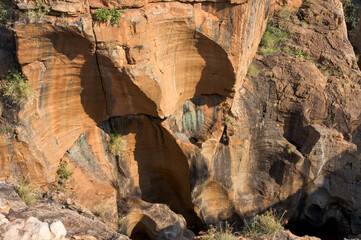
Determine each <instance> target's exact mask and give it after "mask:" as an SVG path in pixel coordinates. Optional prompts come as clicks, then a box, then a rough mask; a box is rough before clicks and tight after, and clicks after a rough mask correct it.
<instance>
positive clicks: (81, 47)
mask: <svg viewBox="0 0 361 240" xmlns="http://www.w3.org/2000/svg"><path fill="white" fill-rule="evenodd" d="M44 35H45V36H44V37H47V38H48V39H49V40H50V41H51V43H49V48H50V49H51V47H54V49H55V50H56V53H54V55H55V57H57V56H56V54H57V53H60V54H62V55H65V56H66V57H67V59H68V61H69V62H68V63H66V64H68V65H69V66H67V67H69V68H72V69H71V70H70V71H69V72H67V71H66V69H61V71H63V72H61V71H60V72H59V71H58V72H57V73H55V72H52V71H51V70H50V69H48V70H47V71H46V73H45V76H44V78H54V77H59V78H60V79H62V80H63V79H64V78H66V80H68V82H63V84H68V85H69V86H66V85H65V86H63V88H68V89H69V90H68V92H66V93H64V94H65V96H64V97H65V98H66V99H68V98H67V96H68V95H71V94H72V93H71V91H72V90H73V89H72V88H71V85H72V75H74V77H78V78H79V81H81V82H80V85H81V88H82V91H81V94H80V97H81V104H82V106H83V108H84V111H85V112H86V113H87V114H88V115H89V117H90V118H92V119H93V120H94V121H95V122H96V123H99V122H101V121H104V120H106V119H107V117H108V116H107V114H106V99H105V94H104V91H103V87H102V81H101V77H100V74H99V69H98V63H97V59H96V55H95V53H94V52H93V49H94V44H95V43H94V42H93V40H92V39H87V38H85V37H84V36H82V35H80V34H76V33H74V32H70V31H69V30H66V29H63V28H61V27H56V29H55V31H54V32H47V33H45V34H44ZM49 57H50V56H49ZM44 60H51V59H46V58H45V56H44ZM79 61H80V62H79ZM82 61H84V62H82ZM58 64H59V63H58ZM60 67H62V66H60ZM78 68H79V69H78ZM72 71H73V72H72ZM78 71H79V72H78ZM55 74H57V75H58V76H56V75H55ZM63 81H64V80H63ZM44 83H45V85H44V86H43V87H42V88H44V89H46V88H47V87H48V86H47V84H46V81H44ZM45 97H46V96H45ZM40 100H41V99H39V101H40ZM40 102H42V101H40Z"/></svg>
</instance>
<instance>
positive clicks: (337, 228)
mask: <svg viewBox="0 0 361 240" xmlns="http://www.w3.org/2000/svg"><path fill="white" fill-rule="evenodd" d="M285 228H286V229H288V230H290V231H291V232H292V233H293V234H295V235H297V236H305V235H308V236H315V237H318V238H321V239H322V240H343V239H344V238H346V237H347V236H348V235H349V234H350V229H349V227H348V226H347V225H346V224H344V223H342V222H340V221H337V220H336V219H335V218H330V219H329V220H327V221H326V223H325V224H323V225H321V226H319V227H315V226H313V225H311V224H310V223H307V222H305V221H290V222H289V223H288V224H287V225H286V226H285Z"/></svg>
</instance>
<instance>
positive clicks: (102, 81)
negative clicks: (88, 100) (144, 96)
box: [92, 21, 110, 116]
mask: <svg viewBox="0 0 361 240" xmlns="http://www.w3.org/2000/svg"><path fill="white" fill-rule="evenodd" d="M92 23H93V21H92ZM92 32H93V36H94V44H95V63H96V65H97V70H98V74H99V78H100V81H101V83H102V84H101V85H102V90H103V93H104V98H105V112H106V114H107V115H108V116H110V114H109V111H108V106H109V104H108V95H107V92H106V91H105V86H104V84H105V83H104V80H103V77H102V72H101V71H100V65H99V59H98V41H97V38H96V35H95V32H94V25H92Z"/></svg>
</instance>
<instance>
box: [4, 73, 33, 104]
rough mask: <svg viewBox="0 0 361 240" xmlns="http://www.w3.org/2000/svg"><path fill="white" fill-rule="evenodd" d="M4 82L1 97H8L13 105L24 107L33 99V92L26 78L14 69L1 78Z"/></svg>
mask: <svg viewBox="0 0 361 240" xmlns="http://www.w3.org/2000/svg"><path fill="white" fill-rule="evenodd" d="M3 79H5V80H6V83H5V86H4V87H3V89H2V91H3V95H4V96H6V97H9V98H10V99H11V100H12V101H13V102H14V103H15V104H17V105H24V104H25V103H26V102H28V101H31V100H33V99H34V97H35V92H34V90H33V89H32V88H31V86H30V85H29V84H28V82H27V79H26V77H25V76H24V75H23V74H22V73H21V71H20V70H18V69H14V70H12V71H9V72H8V73H7V74H6V75H4V76H3Z"/></svg>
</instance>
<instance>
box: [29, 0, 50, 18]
mask: <svg viewBox="0 0 361 240" xmlns="http://www.w3.org/2000/svg"><path fill="white" fill-rule="evenodd" d="M49 12H50V7H49V6H48V5H46V4H45V3H43V2H42V1H40V0H39V1H36V2H35V3H34V9H32V10H29V11H28V17H29V18H35V19H41V18H42V17H43V16H44V15H46V14H48V13H49Z"/></svg>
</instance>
